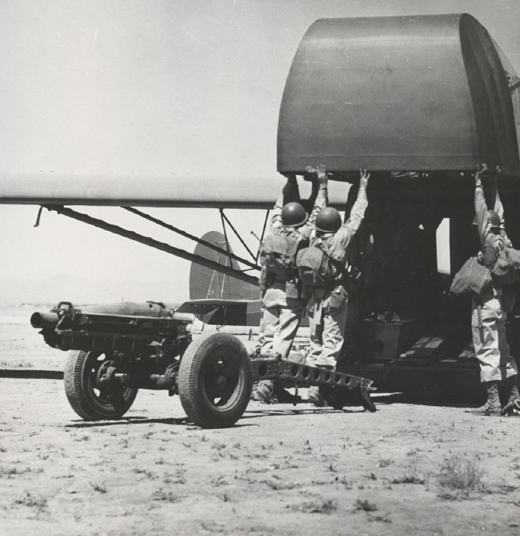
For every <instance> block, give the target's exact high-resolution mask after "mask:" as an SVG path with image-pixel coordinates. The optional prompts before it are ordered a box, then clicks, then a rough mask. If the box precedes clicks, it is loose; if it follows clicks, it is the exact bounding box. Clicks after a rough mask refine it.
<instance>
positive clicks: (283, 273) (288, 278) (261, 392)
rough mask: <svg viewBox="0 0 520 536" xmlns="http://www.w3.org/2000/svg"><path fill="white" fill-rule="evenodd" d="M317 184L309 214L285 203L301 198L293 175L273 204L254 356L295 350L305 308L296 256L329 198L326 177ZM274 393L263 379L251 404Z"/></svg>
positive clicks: (263, 257)
mask: <svg viewBox="0 0 520 536" xmlns="http://www.w3.org/2000/svg"><path fill="white" fill-rule="evenodd" d="M317 182H318V189H317V192H316V188H315V187H313V190H314V194H315V201H314V207H313V209H312V212H311V215H310V216H308V214H307V212H306V211H305V209H304V208H303V206H302V204H301V203H299V202H296V201H291V202H289V203H287V204H285V205H284V199H285V200H287V199H295V198H298V199H299V194H298V184H297V182H296V176H295V175H289V176H288V178H287V184H286V185H285V187H284V189H283V190H282V193H281V194H280V197H279V198H278V200H277V201H276V204H275V206H274V214H273V217H272V218H271V228H270V231H271V233H270V236H268V237H266V239H265V240H264V242H263V244H262V246H261V250H260V259H261V264H262V271H261V273H260V293H261V294H260V296H261V299H262V319H261V322H260V330H259V336H258V342H257V347H256V350H255V353H256V354H262V355H266V354H270V355H280V356H281V358H282V359H287V357H288V356H289V352H290V351H291V347H292V344H293V340H294V337H295V336H296V332H297V330H298V327H299V325H300V321H301V318H302V315H303V312H304V309H305V305H306V300H305V299H304V298H303V296H302V285H301V282H300V281H299V279H298V274H297V271H296V253H297V251H298V250H299V249H301V248H302V247H305V246H307V245H308V243H309V237H310V234H311V231H312V229H313V228H314V222H315V220H316V216H317V214H318V213H319V212H320V210H321V209H322V208H323V207H325V203H326V197H327V196H326V190H327V181H326V176H325V180H323V178H321V179H319V180H318V181H317ZM311 199H312V196H311ZM273 389H274V384H273V382H272V381H270V380H263V381H261V382H260V383H259V384H258V385H257V387H256V389H255V391H254V392H253V400H257V401H263V402H270V401H271V397H272V394H273Z"/></svg>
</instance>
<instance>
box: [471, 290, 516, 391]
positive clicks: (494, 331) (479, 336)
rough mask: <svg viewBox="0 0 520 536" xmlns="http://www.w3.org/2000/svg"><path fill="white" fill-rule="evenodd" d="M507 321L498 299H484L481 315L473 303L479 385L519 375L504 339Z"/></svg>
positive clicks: (473, 326) (472, 321)
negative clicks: (480, 382)
mask: <svg viewBox="0 0 520 536" xmlns="http://www.w3.org/2000/svg"><path fill="white" fill-rule="evenodd" d="M506 318H507V313H506V312H504V310H503V308H502V304H501V301H500V298H497V297H495V298H491V299H488V300H486V301H484V300H483V303H482V305H481V306H480V312H479V306H478V304H477V303H476V302H475V301H474V303H473V310H472V313H471V329H472V333H473V346H474V348H475V354H476V356H477V358H478V360H479V363H480V380H481V381H482V382H492V381H501V380H505V379H506V378H509V377H510V376H514V375H516V374H518V368H517V365H516V363H515V360H514V358H513V357H512V356H511V353H510V351H509V344H508V343H507V340H506V328H505V322H506Z"/></svg>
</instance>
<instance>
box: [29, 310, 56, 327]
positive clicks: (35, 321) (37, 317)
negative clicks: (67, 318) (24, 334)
mask: <svg viewBox="0 0 520 536" xmlns="http://www.w3.org/2000/svg"><path fill="white" fill-rule="evenodd" d="M59 319H60V318H59V316H58V315H57V314H56V313H33V314H32V315H31V326H32V327H33V328H42V329H45V328H55V327H56V324H57V323H58V321H59Z"/></svg>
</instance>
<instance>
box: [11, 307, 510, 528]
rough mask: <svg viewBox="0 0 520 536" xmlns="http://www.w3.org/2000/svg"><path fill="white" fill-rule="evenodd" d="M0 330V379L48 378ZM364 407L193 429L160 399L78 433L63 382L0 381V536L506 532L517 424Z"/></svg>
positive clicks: (145, 395) (43, 359) (35, 346)
mask: <svg viewBox="0 0 520 536" xmlns="http://www.w3.org/2000/svg"><path fill="white" fill-rule="evenodd" d="M0 317H1V315H0ZM0 320H1V321H0V368H7V367H13V368H16V367H17V368H27V369H34V368H42V367H43V368H47V369H49V370H60V369H63V365H64V361H65V358H66V354H65V353H61V352H58V351H53V350H51V349H48V348H46V347H45V345H44V344H43V342H42V341H40V340H39V338H38V336H37V334H36V333H35V332H33V331H31V328H30V327H27V326H26V324H25V322H18V321H17V320H12V319H11V320H6V319H5V317H2V318H1V319H0ZM374 400H375V402H376V404H377V407H378V411H377V413H375V414H371V413H368V412H364V411H363V410H362V409H361V408H359V407H355V406H354V407H349V408H347V409H346V410H344V411H334V410H332V409H327V408H323V409H316V408H314V407H312V406H310V405H308V404H302V405H298V406H296V407H293V406H291V405H286V404H283V405H281V404H277V405H270V406H267V405H262V404H259V403H255V402H252V403H251V404H250V405H249V407H248V410H247V411H246V413H245V415H244V417H243V418H242V419H241V420H240V421H239V422H238V424H237V425H236V426H235V427H233V428H231V429H225V430H203V429H200V428H197V427H195V426H193V425H192V424H190V423H188V422H186V420H185V414H184V412H183V410H182V406H181V404H180V402H179V400H178V398H177V397H175V398H169V397H168V396H167V394H166V393H165V392H152V391H141V392H140V393H139V394H138V396H137V399H136V401H135V403H134V405H133V407H132V409H131V410H130V411H129V413H128V414H127V416H126V417H125V418H124V419H122V420H120V421H115V422H108V421H105V422H96V423H86V422H83V421H81V420H80V419H79V418H78V417H77V416H76V414H75V413H74V412H73V411H72V409H71V408H70V407H69V405H68V402H67V400H66V398H65V394H64V390H63V385H62V381H59V380H38V379H12V378H1V379H0V535H2V536H3V535H18V534H23V535H33V534H34V535H49V534H52V535H54V534H55V535H60V534H64V535H65V534H66V535H67V536H73V535H83V534H99V535H104V534H106V535H119V534H121V535H134V534H135V535H138V534H166V533H168V534H175V533H180V534H187V535H191V534H266V535H269V534H277V535H293V534H294V535H307V534H309V535H318V534H323V535H329V534H341V535H350V534H353V535H363V534H369V535H385V534H388V535H390V534H392V535H393V534H396V535H397V534H399V535H414V536H415V535H434V534H439V535H440V534H443V535H474V534H479V533H480V534H497V535H498V534H500V535H501V536H505V535H513V534H514V535H516V534H520V447H519V444H520V418H515V417H511V418H492V417H475V416H473V415H470V414H468V413H467V412H466V410H467V409H468V408H467V407H457V406H454V405H442V404H432V403H427V402H426V401H424V400H422V401H421V400H415V401H414V403H410V400H407V398H406V397H404V396H402V395H388V394H377V393H376V395H375V396H374Z"/></svg>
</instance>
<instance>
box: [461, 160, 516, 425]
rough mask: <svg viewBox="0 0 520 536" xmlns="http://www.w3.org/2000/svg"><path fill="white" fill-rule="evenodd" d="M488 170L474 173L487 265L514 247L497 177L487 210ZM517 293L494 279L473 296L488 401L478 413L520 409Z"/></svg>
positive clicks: (473, 322)
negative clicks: (514, 334)
mask: <svg viewBox="0 0 520 536" xmlns="http://www.w3.org/2000/svg"><path fill="white" fill-rule="evenodd" d="M486 171H487V167H486V165H485V164H484V165H483V166H482V169H479V170H478V171H477V173H476V174H475V223H476V224H477V228H478V234H479V238H480V246H481V252H480V253H479V259H480V260H481V262H482V263H483V264H484V265H485V266H488V267H489V266H491V265H493V263H494V262H495V261H496V259H497V257H498V253H499V252H500V250H502V249H504V248H505V247H512V244H511V241H510V240H509V238H508V236H507V234H506V232H505V229H504V209H503V206H502V203H501V201H500V196H499V194H498V188H497V182H496V180H497V177H496V176H495V177H494V185H493V189H494V193H495V206H494V210H488V208H487V205H486V199H485V197H484V190H483V187H482V179H481V177H482V175H483V174H484V173H485V172H486ZM515 298H516V293H515V291H514V289H512V288H511V287H510V286H509V285H501V284H500V283H499V282H497V281H496V280H495V279H493V284H492V287H491V288H490V289H489V290H487V291H486V292H484V293H483V294H482V295H480V296H477V295H476V294H475V295H474V296H473V308H472V315H471V328H472V333H473V346H474V348H475V354H476V356H477V358H478V360H479V363H480V379H481V381H482V382H483V383H484V384H485V386H486V390H487V401H486V403H485V404H484V406H482V407H480V408H478V409H476V410H474V411H473V413H475V414H477V415H500V414H502V415H505V414H508V413H516V412H518V411H519V410H520V396H519V393H518V386H517V381H518V368H517V365H516V362H515V360H514V358H513V357H512V356H511V353H510V351H509V345H508V343H507V341H506V328H505V321H506V318H507V313H508V312H509V311H511V310H512V309H513V306H514V302H515ZM500 382H504V383H505V387H506V390H507V396H508V398H509V400H508V402H507V404H506V405H505V407H504V408H503V409H502V408H501V405H500V399H499V393H498V387H499V383H500Z"/></svg>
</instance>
